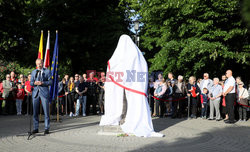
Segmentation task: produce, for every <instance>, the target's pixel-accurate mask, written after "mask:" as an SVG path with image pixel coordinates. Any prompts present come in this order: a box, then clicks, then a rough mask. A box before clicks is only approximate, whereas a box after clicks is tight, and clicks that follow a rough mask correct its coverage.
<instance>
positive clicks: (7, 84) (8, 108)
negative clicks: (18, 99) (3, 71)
mask: <svg viewBox="0 0 250 152" xmlns="http://www.w3.org/2000/svg"><path fill="white" fill-rule="evenodd" d="M14 87H15V86H14V84H13V83H12V82H11V80H10V75H9V74H7V75H6V80H4V81H3V90H4V91H3V95H2V97H3V99H4V100H3V107H4V108H3V114H7V113H9V114H12V113H13V109H14V103H13V102H12V100H13V99H12V100H9V99H10V98H14V96H13V95H14V94H13V93H12V91H13V90H14ZM7 100H8V101H7Z"/></svg>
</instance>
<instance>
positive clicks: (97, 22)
mask: <svg viewBox="0 0 250 152" xmlns="http://www.w3.org/2000/svg"><path fill="white" fill-rule="evenodd" d="M124 12H125V9H124V8H123V7H120V6H119V0H82V1H80V0H71V1H68V0H58V1H55V0H11V1H3V0H0V23H1V24H0V60H3V61H5V62H9V61H17V62H18V63H19V64H20V65H22V66H26V67H29V66H35V59H36V57H37V53H38V46H39V40H40V31H41V30H43V31H44V50H45V47H46V46H45V45H46V40H47V30H50V32H51V46H50V50H51V58H52V53H53V49H54V40H55V31H56V30H58V31H59V70H60V71H59V73H60V75H63V74H65V73H66V72H67V73H68V74H73V73H76V72H80V73H82V72H84V71H85V70H89V69H93V70H104V71H105V70H106V63H107V61H108V59H109V58H110V57H111V55H112V53H113V51H114V49H115V47H116V44H117V42H118V39H119V37H120V35H121V34H123V33H129V29H128V25H129V20H127V16H126V13H124Z"/></svg>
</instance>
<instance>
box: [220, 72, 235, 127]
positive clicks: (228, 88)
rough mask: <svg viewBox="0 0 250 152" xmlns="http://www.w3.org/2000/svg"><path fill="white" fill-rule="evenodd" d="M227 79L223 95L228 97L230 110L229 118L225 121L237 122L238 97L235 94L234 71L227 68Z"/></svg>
mask: <svg viewBox="0 0 250 152" xmlns="http://www.w3.org/2000/svg"><path fill="white" fill-rule="evenodd" d="M226 76H227V80H226V81H225V84H224V89H223V96H225V99H226V108H227V112H228V116H229V119H228V120H226V121H225V123H230V124H232V123H235V121H234V101H235V99H236V94H235V82H236V81H235V79H234V77H233V72H232V71H231V70H227V72H226Z"/></svg>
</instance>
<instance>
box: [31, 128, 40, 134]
mask: <svg viewBox="0 0 250 152" xmlns="http://www.w3.org/2000/svg"><path fill="white" fill-rule="evenodd" d="M38 132H39V131H38V129H35V130H33V131H32V132H31V134H32V135H34V134H36V133H38Z"/></svg>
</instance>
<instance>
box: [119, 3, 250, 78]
mask: <svg viewBox="0 0 250 152" xmlns="http://www.w3.org/2000/svg"><path fill="white" fill-rule="evenodd" d="M122 4H126V5H127V9H128V10H135V12H134V13H133V12H132V13H131V14H130V15H134V14H139V15H140V17H141V19H140V20H141V22H143V28H142V31H141V33H140V35H141V39H142V41H143V42H142V45H143V47H144V48H145V49H147V50H148V51H147V52H146V54H150V56H151V59H150V60H149V61H150V63H151V66H150V70H151V71H153V70H163V71H164V73H167V72H170V71H172V72H174V73H178V74H185V75H186V76H189V75H193V74H194V75H198V76H199V75H200V74H202V72H209V73H211V74H213V75H217V76H218V75H219V74H222V73H224V72H225V70H226V69H228V68H231V69H233V71H236V72H240V71H241V70H244V69H245V70H246V68H249V65H250V61H249V59H250V45H249V44H250V43H249V41H250V40H249V36H248V35H249V31H248V29H247V26H246V24H245V23H244V22H243V20H242V15H241V10H242V9H241V2H240V0H230V1H224V0H150V1H149V0H146V1H145V0H123V1H122ZM152 56H153V58H152ZM241 72H242V71H241Z"/></svg>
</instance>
